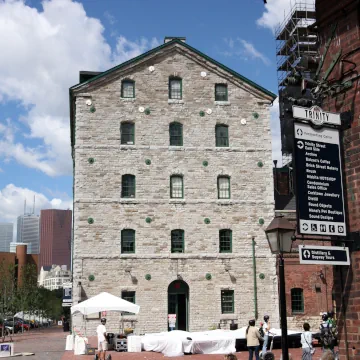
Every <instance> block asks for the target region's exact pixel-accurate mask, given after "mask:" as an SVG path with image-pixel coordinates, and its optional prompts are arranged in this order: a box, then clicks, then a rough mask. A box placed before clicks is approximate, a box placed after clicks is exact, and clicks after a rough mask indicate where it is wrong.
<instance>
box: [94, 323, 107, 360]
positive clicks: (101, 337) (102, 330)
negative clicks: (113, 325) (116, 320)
mask: <svg viewBox="0 0 360 360" xmlns="http://www.w3.org/2000/svg"><path fill="white" fill-rule="evenodd" d="M100 321H101V324H100V325H99V326H98V327H97V329H96V333H97V337H98V354H99V360H105V356H106V350H107V341H106V327H105V325H106V319H105V318H101V320H100Z"/></svg>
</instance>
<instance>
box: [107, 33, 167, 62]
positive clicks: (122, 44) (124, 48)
mask: <svg viewBox="0 0 360 360" xmlns="http://www.w3.org/2000/svg"><path fill="white" fill-rule="evenodd" d="M159 45H160V42H159V40H157V39H156V38H152V39H151V40H148V39H146V38H141V39H140V40H139V41H130V40H128V39H126V38H125V37H124V36H119V37H118V39H117V42H116V48H115V51H114V53H113V62H114V65H116V64H120V63H122V62H124V61H126V60H128V59H132V58H134V57H136V56H139V55H140V54H142V53H144V52H145V51H146V50H148V49H150V48H154V47H156V46H159Z"/></svg>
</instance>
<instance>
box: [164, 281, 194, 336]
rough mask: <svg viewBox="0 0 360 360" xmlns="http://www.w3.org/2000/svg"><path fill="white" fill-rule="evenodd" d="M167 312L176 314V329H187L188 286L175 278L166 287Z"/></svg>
mask: <svg viewBox="0 0 360 360" xmlns="http://www.w3.org/2000/svg"><path fill="white" fill-rule="evenodd" d="M168 314H176V327H175V329H176V330H184V331H187V330H188V329H189V286H188V284H187V283H186V282H185V281H182V280H175V281H173V282H172V283H171V284H170V285H169V287H168Z"/></svg>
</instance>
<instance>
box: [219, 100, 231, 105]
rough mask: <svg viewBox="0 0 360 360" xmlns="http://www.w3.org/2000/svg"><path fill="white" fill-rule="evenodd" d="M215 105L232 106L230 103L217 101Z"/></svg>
mask: <svg viewBox="0 0 360 360" xmlns="http://www.w3.org/2000/svg"><path fill="white" fill-rule="evenodd" d="M215 105H219V106H229V105H231V103H230V101H215Z"/></svg>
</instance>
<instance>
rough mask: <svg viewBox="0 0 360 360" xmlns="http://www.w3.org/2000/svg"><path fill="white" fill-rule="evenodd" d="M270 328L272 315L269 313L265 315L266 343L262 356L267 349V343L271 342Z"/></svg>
mask: <svg viewBox="0 0 360 360" xmlns="http://www.w3.org/2000/svg"><path fill="white" fill-rule="evenodd" d="M269 330H270V317H269V315H265V316H264V324H263V331H264V344H263V348H262V357H264V355H265V353H266V349H267V345H268V342H269Z"/></svg>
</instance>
